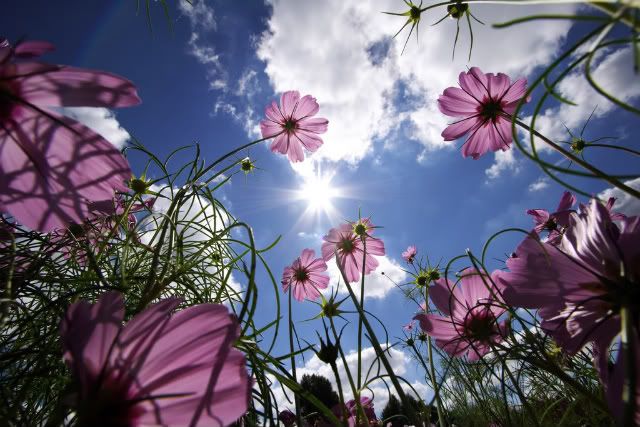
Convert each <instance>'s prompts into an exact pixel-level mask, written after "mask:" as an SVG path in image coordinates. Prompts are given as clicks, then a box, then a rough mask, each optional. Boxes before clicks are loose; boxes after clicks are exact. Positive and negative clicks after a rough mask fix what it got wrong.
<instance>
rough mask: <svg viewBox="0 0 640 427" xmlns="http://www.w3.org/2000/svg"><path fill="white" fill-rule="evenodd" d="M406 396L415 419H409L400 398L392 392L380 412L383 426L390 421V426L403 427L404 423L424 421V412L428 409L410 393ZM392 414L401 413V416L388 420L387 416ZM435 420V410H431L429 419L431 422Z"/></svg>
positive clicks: (413, 423) (415, 423) (414, 423)
mask: <svg viewBox="0 0 640 427" xmlns="http://www.w3.org/2000/svg"><path fill="white" fill-rule="evenodd" d="M406 397H407V400H408V401H409V404H410V405H411V407H412V408H413V412H414V414H415V416H416V419H413V420H410V419H409V417H408V415H407V414H408V411H407V410H406V408H405V407H404V406H403V405H402V402H400V399H398V398H397V397H396V396H395V395H393V394H392V395H390V396H389V401H388V402H387V405H386V406H385V407H384V409H383V410H382V414H381V418H382V420H383V421H384V424H385V426H386V425H388V423H391V427H403V426H405V425H422V422H423V421H426V412H427V410H428V408H427V407H426V405H425V404H424V403H422V402H419V401H417V400H416V399H415V398H414V397H413V396H411V395H406ZM394 415H396V416H397V415H401V416H400V417H396V418H393V419H390V420H389V418H390V417H392V416H394ZM436 420H437V416H436V414H435V411H432V412H431V417H430V421H431V422H432V423H433V422H435V421H436Z"/></svg>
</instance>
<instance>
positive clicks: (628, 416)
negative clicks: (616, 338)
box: [620, 307, 637, 426]
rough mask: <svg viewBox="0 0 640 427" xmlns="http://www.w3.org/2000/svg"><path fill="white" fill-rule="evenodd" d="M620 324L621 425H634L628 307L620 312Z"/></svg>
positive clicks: (632, 342) (633, 368)
mask: <svg viewBox="0 0 640 427" xmlns="http://www.w3.org/2000/svg"><path fill="white" fill-rule="evenodd" d="M620 322H621V326H622V333H621V335H622V360H623V368H624V378H625V379H624V386H623V389H622V401H623V402H624V412H623V417H622V419H623V421H622V425H625V426H631V425H634V424H635V423H634V418H635V413H636V387H637V383H636V380H637V378H636V375H637V372H636V356H635V352H636V351H637V349H636V348H635V342H636V340H635V337H634V333H633V314H632V313H631V310H629V307H622V309H621V310H620Z"/></svg>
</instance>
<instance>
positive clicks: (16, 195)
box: [0, 40, 140, 232]
mask: <svg viewBox="0 0 640 427" xmlns="http://www.w3.org/2000/svg"><path fill="white" fill-rule="evenodd" d="M52 49H53V46H52V45H51V44H49V43H46V42H24V43H20V44H18V45H17V46H15V47H11V45H9V43H8V42H6V40H5V41H3V42H2V41H0V211H4V212H8V213H9V214H11V215H12V216H13V217H14V218H15V219H16V221H17V222H19V223H21V224H24V225H26V226H28V227H29V228H31V229H34V230H38V231H44V232H50V231H52V230H54V229H57V228H66V227H67V226H68V225H69V224H71V223H81V222H82V221H83V220H84V219H86V218H87V217H88V216H89V208H88V201H89V202H90V201H96V200H105V199H110V198H112V197H113V196H114V191H115V190H118V191H126V190H127V187H126V185H125V181H126V180H127V179H128V178H129V177H130V176H131V170H130V168H129V164H128V162H127V160H126V159H125V158H124V157H123V156H122V154H121V153H120V152H119V151H118V150H117V149H116V148H115V147H114V146H113V145H112V144H111V143H109V142H108V141H107V140H105V139H104V138H103V137H101V136H100V135H98V134H97V133H95V132H94V131H92V130H90V129H89V128H87V127H86V126H84V125H81V124H80V123H78V122H76V121H74V120H72V119H70V118H68V117H65V116H62V115H60V113H59V112H58V111H56V110H54V109H51V108H50V107H53V108H56V107H62V106H68V107H74V106H89V107H106V108H114V107H126V106H131V105H135V104H138V103H139V102H140V98H138V95H137V93H136V89H135V87H134V86H133V84H132V83H131V82H129V81H127V80H125V79H123V78H121V77H118V76H115V75H112V74H109V73H105V72H102V71H92V70H85V69H80V68H74V67H68V66H64V65H52V64H46V63H43V62H35V61H28V60H26V59H28V58H33V57H37V56H39V55H41V54H43V53H45V52H47V51H49V50H52Z"/></svg>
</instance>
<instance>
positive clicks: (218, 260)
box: [138, 185, 243, 304]
mask: <svg viewBox="0 0 640 427" xmlns="http://www.w3.org/2000/svg"><path fill="white" fill-rule="evenodd" d="M150 190H151V191H153V192H156V193H159V194H160V196H159V197H157V198H156V201H155V203H154V204H153V210H152V213H151V214H150V215H148V216H147V217H145V218H143V219H142V221H141V223H140V225H139V230H138V231H139V233H140V240H141V241H142V242H143V243H144V244H146V245H151V246H153V245H158V244H162V245H163V251H164V250H171V251H172V253H171V257H175V256H176V255H177V252H178V251H181V252H182V253H183V254H188V255H194V256H197V257H199V258H198V259H202V263H198V265H196V266H194V267H193V268H194V269H201V270H199V271H202V273H203V274H198V273H196V274H195V277H194V278H193V279H194V280H195V281H197V282H201V284H202V285H207V286H211V285H212V283H208V282H207V281H211V280H213V281H214V282H216V283H225V284H226V286H225V289H224V292H223V293H222V294H221V295H220V296H219V297H220V299H221V300H222V302H224V303H225V304H229V303H230V302H241V296H240V294H241V292H242V290H243V286H242V284H241V282H240V281H238V279H237V277H236V276H235V275H234V274H233V273H232V272H230V270H229V269H230V268H232V267H233V266H232V264H230V262H229V260H230V258H232V257H233V256H234V255H233V254H232V253H231V252H230V249H229V244H228V243H227V242H226V241H225V240H226V239H228V238H229V232H228V227H229V225H230V224H231V223H232V222H233V221H234V219H233V217H231V216H230V215H229V214H228V213H227V212H226V211H224V210H222V209H221V208H219V207H214V206H213V205H212V204H211V203H209V201H208V200H207V199H205V198H204V197H202V196H200V195H197V194H194V193H191V194H187V195H186V196H185V197H184V199H183V200H182V202H181V203H180V205H179V207H178V210H177V213H175V214H173V216H172V226H173V227H174V229H173V231H174V233H175V235H174V237H173V239H176V235H179V236H180V245H176V244H175V242H174V245H173V246H170V245H169V244H168V242H167V236H165V240H163V241H162V243H160V238H161V234H160V233H159V232H158V231H159V228H160V227H161V226H163V224H164V219H165V218H166V215H167V214H168V212H169V209H170V206H171V203H172V201H173V200H174V198H175V196H176V193H177V192H178V191H179V189H177V188H171V187H168V186H164V187H162V186H159V185H152V186H151V187H150ZM203 245H204V246H206V248H203ZM194 271H195V270H194ZM205 272H206V274H204V273H205ZM171 286H172V285H171V284H170V285H169V287H171ZM216 292H217V290H216Z"/></svg>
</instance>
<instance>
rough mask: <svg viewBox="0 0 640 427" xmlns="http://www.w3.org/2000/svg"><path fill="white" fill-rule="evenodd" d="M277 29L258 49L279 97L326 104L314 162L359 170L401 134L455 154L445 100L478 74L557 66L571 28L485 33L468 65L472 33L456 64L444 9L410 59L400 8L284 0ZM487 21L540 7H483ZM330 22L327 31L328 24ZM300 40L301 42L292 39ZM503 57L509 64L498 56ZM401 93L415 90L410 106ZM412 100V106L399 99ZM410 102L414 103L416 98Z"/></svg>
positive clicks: (430, 15)
mask: <svg viewBox="0 0 640 427" xmlns="http://www.w3.org/2000/svg"><path fill="white" fill-rule="evenodd" d="M272 5H273V14H272V16H271V18H270V19H269V22H268V27H269V28H268V30H267V31H266V32H265V33H264V34H263V37H262V39H261V40H260V41H259V43H258V48H257V53H258V56H259V57H260V58H261V59H262V60H263V61H264V62H265V64H266V67H265V72H266V73H267V75H268V77H269V79H270V81H271V84H272V86H273V89H274V91H275V92H277V93H281V92H283V91H286V90H290V89H298V90H300V91H301V92H302V93H303V94H306V93H311V94H313V95H314V96H316V97H317V98H318V102H319V103H320V105H321V110H320V113H321V115H322V116H323V117H327V118H328V119H329V131H328V132H327V133H326V134H325V135H323V138H324V141H325V145H324V146H323V147H322V148H321V149H320V150H319V151H318V152H317V153H316V154H315V155H314V156H316V157H319V158H323V159H328V160H331V161H339V160H344V161H347V162H349V163H352V164H355V163H357V162H359V161H360V160H361V159H363V158H364V157H365V156H367V155H368V154H370V153H371V152H372V151H373V150H374V145H373V144H374V141H375V140H376V139H382V138H385V137H388V136H389V135H390V133H391V132H392V131H393V130H395V129H397V128H398V127H399V126H401V125H403V124H404V125H406V126H407V127H408V128H409V129H410V131H409V136H410V138H411V139H413V140H415V141H416V142H418V143H419V144H420V147H421V148H420V150H421V153H420V155H419V157H420V158H424V156H425V152H428V151H431V150H437V149H442V148H448V147H451V146H453V143H445V142H444V141H443V140H442V137H441V136H440V133H441V132H442V130H443V129H444V127H446V123H447V120H446V118H444V117H443V116H442V114H440V112H439V111H438V110H437V106H436V100H437V97H438V95H439V94H440V93H442V91H443V90H444V89H445V88H446V87H448V86H452V85H454V84H455V82H456V80H457V75H458V73H459V72H460V71H463V70H466V68H467V67H468V66H470V65H476V66H480V67H481V68H482V69H483V71H486V72H498V71H502V72H505V73H508V74H510V75H511V76H512V77H514V78H515V77H518V76H520V75H527V74H529V73H530V72H531V71H532V70H533V69H534V68H535V67H536V66H538V65H541V64H542V63H544V62H545V61H548V60H549V59H550V58H551V57H552V55H553V54H554V52H555V51H556V50H557V49H558V47H559V45H560V43H561V42H562V40H563V39H564V37H565V35H566V33H567V31H568V29H569V27H570V24H569V23H566V22H559V21H556V22H551V21H542V22H536V23H533V24H524V25H521V26H517V27H513V28H510V29H505V30H495V29H492V28H491V27H490V25H485V26H482V25H475V27H474V37H475V40H474V51H473V56H472V58H471V62H469V63H467V61H466V55H467V50H466V49H468V45H467V43H468V38H469V35H468V30H467V29H466V28H465V26H464V25H463V26H461V38H460V42H459V44H458V50H457V52H456V53H457V54H456V59H455V60H454V61H452V60H451V49H452V46H453V39H454V34H455V23H454V21H453V20H450V19H447V20H445V21H444V22H443V23H441V24H440V25H439V26H438V27H435V28H432V27H429V24H430V23H432V22H435V21H436V20H438V19H439V18H440V17H441V16H443V15H444V13H445V12H444V11H443V9H439V10H438V11H437V12H427V13H425V14H424V15H423V17H422V19H423V22H422V23H421V27H420V30H421V32H420V35H421V37H420V41H419V43H418V44H416V42H415V39H412V40H410V42H409V44H408V46H407V49H406V51H405V53H404V55H400V52H401V50H402V45H403V44H404V37H406V35H407V32H403V33H401V34H400V35H399V36H398V38H397V39H395V40H391V41H390V36H392V35H393V34H395V33H396V32H397V30H398V29H399V28H400V26H401V25H402V24H403V23H404V21H403V19H404V18H398V19H394V18H395V17H392V16H389V15H385V14H382V13H381V12H382V11H403V10H402V9H403V8H406V6H405V5H404V4H403V3H402V2H400V1H395V0H380V1H376V2H344V1H341V0H328V1H323V2H312V3H309V2H299V1H294V0H274V1H273V2H272ZM540 7H541V6H539V5H538V6H535V8H536V9H535V11H536V13H545V12H550V11H553V12H557V13H570V12H571V11H573V10H574V8H575V7H574V6H556V7H552V6H546V7H543V9H546V10H541V9H540ZM473 9H474V10H473V11H474V14H475V15H476V16H478V17H479V18H480V19H483V20H486V19H487V18H488V17H496V19H497V20H498V21H503V20H508V19H511V18H514V17H517V16H523V15H526V14H528V13H530V12H532V10H533V9H532V7H509V6H504V5H502V6H484V5H483V6H473ZM327 22H328V23H330V28H327V26H326V23H327ZM292 34H295V35H297V36H295V37H292V36H291V35H292ZM495 52H500V55H495ZM400 87H405V88H406V93H405V95H408V97H407V96H404V97H400V96H399V95H400V92H399V91H400ZM398 98H402V99H398ZM406 98H408V99H406Z"/></svg>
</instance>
